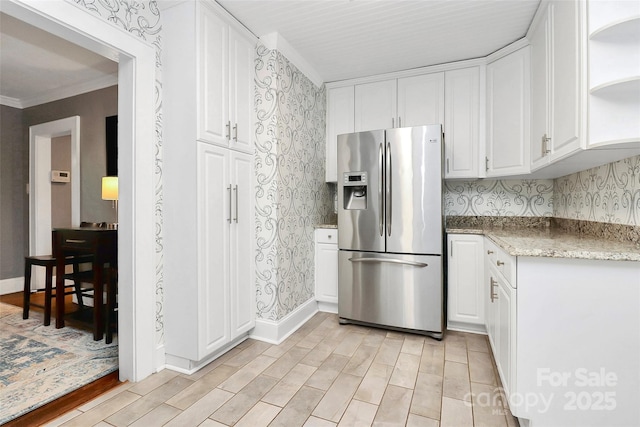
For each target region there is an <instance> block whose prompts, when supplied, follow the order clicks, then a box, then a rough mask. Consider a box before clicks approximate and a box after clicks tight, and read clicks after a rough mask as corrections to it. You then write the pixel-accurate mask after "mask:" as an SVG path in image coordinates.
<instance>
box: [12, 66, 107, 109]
mask: <svg viewBox="0 0 640 427" xmlns="http://www.w3.org/2000/svg"><path fill="white" fill-rule="evenodd" d="M117 84H118V74H117V73H115V74H109V75H106V76H104V77H100V78H97V79H94V80H91V81H88V82H84V83H79V84H76V85H72V86H65V87H60V88H56V89H53V90H50V91H47V92H43V93H41V94H38V95H36V96H33V97H31V98H23V99H18V98H10V97H8V96H0V104H2V105H6V106H9V107H13V108H20V109H24V108H29V107H33V106H36V105H41V104H46V103H48V102H53V101H58V100H60V99H65V98H70V97H72V96H77V95H82V94H83V93H89V92H93V91H94V90H99V89H104V88H106V87H111V86H115V85H117Z"/></svg>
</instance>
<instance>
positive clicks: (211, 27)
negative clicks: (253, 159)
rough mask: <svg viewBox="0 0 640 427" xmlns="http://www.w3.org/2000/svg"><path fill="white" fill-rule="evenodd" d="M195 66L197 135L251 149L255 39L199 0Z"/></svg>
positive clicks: (231, 145) (213, 141)
mask: <svg viewBox="0 0 640 427" xmlns="http://www.w3.org/2000/svg"><path fill="white" fill-rule="evenodd" d="M201 10H202V13H201V14H200V17H199V33H198V40H197V43H198V46H199V49H198V52H199V54H198V57H199V61H200V66H199V67H198V68H197V70H198V71H197V72H198V76H199V78H198V82H199V85H200V87H199V89H198V91H197V94H198V109H197V115H198V139H200V140H203V141H207V142H211V143H214V144H218V145H221V146H224V147H230V148H234V149H236V150H240V151H244V152H247V153H253V144H252V143H251V134H252V132H251V126H252V120H251V114H252V108H251V106H252V105H253V98H252V96H253V89H252V88H253V60H254V55H255V50H254V42H253V41H252V40H249V39H248V38H246V37H244V36H243V35H241V34H240V33H239V32H238V31H236V30H235V29H234V28H233V27H232V26H231V25H229V24H228V23H227V22H226V21H225V20H223V19H221V18H220V17H219V16H218V15H216V13H215V12H214V11H213V10H211V9H210V8H209V7H207V5H206V3H204V2H203V3H202V7H201Z"/></svg>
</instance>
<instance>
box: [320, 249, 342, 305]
mask: <svg viewBox="0 0 640 427" xmlns="http://www.w3.org/2000/svg"><path fill="white" fill-rule="evenodd" d="M315 270H316V274H315V276H316V300H318V301H323V302H331V303H335V304H337V303H338V245H333V244H327V243H316V259H315Z"/></svg>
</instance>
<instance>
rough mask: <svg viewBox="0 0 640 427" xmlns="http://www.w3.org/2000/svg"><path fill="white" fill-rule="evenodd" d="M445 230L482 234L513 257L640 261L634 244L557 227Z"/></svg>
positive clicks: (639, 251) (447, 230)
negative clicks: (561, 229) (581, 234)
mask: <svg viewBox="0 0 640 427" xmlns="http://www.w3.org/2000/svg"><path fill="white" fill-rule="evenodd" d="M446 232H447V234H477V235H483V236H485V237H488V238H489V239H490V240H491V241H492V242H494V243H495V244H496V245H498V246H499V247H500V248H502V249H503V250H505V251H506V252H507V253H508V254H509V255H512V256H524V257H549V258H573V259H590V260H603V261H640V248H639V247H637V246H636V245H634V244H633V243H622V242H616V241H612V240H608V239H604V238H596V237H581V236H580V235H578V234H576V233H569V232H565V231H560V230H554V229H530V228H528V229H520V228H514V229H508V228H501V229H482V228H474V227H470V228H454V227H451V228H447V229H446Z"/></svg>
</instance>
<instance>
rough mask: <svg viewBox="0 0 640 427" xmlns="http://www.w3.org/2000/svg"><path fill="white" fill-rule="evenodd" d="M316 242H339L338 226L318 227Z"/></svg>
mask: <svg viewBox="0 0 640 427" xmlns="http://www.w3.org/2000/svg"><path fill="white" fill-rule="evenodd" d="M316 243H333V244H336V245H337V244H338V229H337V228H316Z"/></svg>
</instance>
